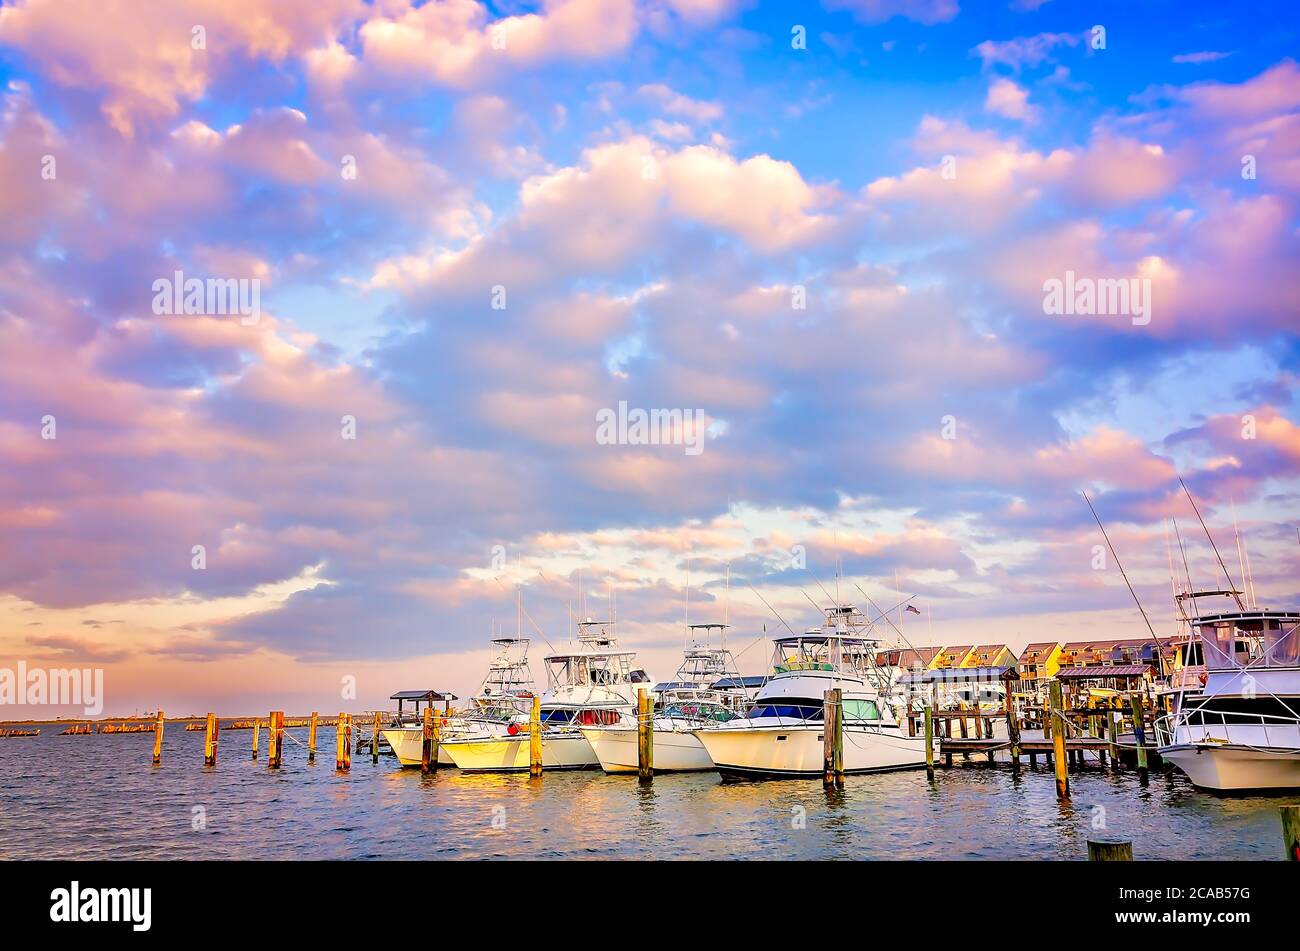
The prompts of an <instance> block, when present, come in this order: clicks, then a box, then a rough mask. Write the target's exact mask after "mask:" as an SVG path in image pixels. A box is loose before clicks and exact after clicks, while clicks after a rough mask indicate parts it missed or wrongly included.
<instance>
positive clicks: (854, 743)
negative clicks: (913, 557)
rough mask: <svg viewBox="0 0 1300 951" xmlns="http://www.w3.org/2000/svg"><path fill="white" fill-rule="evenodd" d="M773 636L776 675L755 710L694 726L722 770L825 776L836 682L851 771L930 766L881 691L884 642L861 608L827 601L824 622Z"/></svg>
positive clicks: (738, 774) (921, 743) (735, 774)
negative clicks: (827, 701) (878, 666)
mask: <svg viewBox="0 0 1300 951" xmlns="http://www.w3.org/2000/svg"><path fill="white" fill-rule="evenodd" d="M774 643H775V646H776V650H775V653H774V656H773V660H772V668H773V669H772V675H771V677H770V678H769V679H768V681H767V684H766V685H765V686H764V687H763V688H762V689H761V690H760V691H759V692H758V696H757V697H756V698H755V700H754V706H753V707H752V708H751V709H750V710H749V712H748V713H747V714H746V715H745V716H744V717H740V718H737V719H734V720H728V721H727V722H725V723H718V724H715V725H711V726H708V727H703V728H700V729H697V730H696V731H695V735H696V737H698V738H699V740H700V742H701V743H702V744H703V745H704V748H705V750H706V751H707V752H708V754H709V757H710V758H711V759H712V760H713V763H714V766H715V767H716V768H717V770H718V772H720V773H721V774H722V775H723V776H724V777H776V778H779V777H812V776H820V775H822V764H823V750H824V740H823V737H824V731H823V728H822V711H823V706H824V696H825V693H826V691H827V690H830V689H833V688H838V689H839V690H840V691H842V693H841V699H842V702H843V713H844V771H845V772H846V773H870V772H879V771H885V770H896V769H912V768H915V767H919V766H924V765H925V739H924V737H909V736H908V735H907V732H906V731H905V730H902V729H900V728H899V723H898V721H897V720H896V719H895V717H894V714H893V711H892V710H891V709H890V707H889V705H888V703H885V702H883V699H884V698H882V697H881V695H880V693H879V688H878V683H879V679H878V675H877V673H876V671H875V670H874V669H873V668H874V665H875V652H876V650H877V648H878V647H879V641H878V640H877V639H876V638H875V637H873V636H870V634H869V632H868V625H867V624H866V622H865V618H863V616H862V615H861V614H860V613H859V612H858V611H857V609H856V608H854V607H853V606H851V605H837V606H835V607H832V608H828V609H826V618H825V621H824V623H823V624H822V626H821V627H820V628H816V629H813V630H810V631H808V632H807V633H805V634H801V635H793V636H791V637H782V638H777V639H776V640H775V642H774Z"/></svg>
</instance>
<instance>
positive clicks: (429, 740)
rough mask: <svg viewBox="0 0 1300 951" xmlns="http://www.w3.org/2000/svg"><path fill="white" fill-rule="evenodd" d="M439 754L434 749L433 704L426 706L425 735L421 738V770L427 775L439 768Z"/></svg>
mask: <svg viewBox="0 0 1300 951" xmlns="http://www.w3.org/2000/svg"><path fill="white" fill-rule="evenodd" d="M437 765H438V754H437V753H436V752H434V749H433V705H432V704H430V705H429V706H427V707H425V708H424V736H423V737H422V738H421V740H420V772H422V773H424V774H425V775H426V776H427V775H428V774H429V773H430V771H432V770H434V769H436V768H437Z"/></svg>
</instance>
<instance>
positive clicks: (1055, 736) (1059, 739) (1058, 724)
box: [1049, 680, 1070, 799]
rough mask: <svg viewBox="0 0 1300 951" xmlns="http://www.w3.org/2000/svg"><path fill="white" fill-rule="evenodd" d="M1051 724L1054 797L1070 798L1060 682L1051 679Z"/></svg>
mask: <svg viewBox="0 0 1300 951" xmlns="http://www.w3.org/2000/svg"><path fill="white" fill-rule="evenodd" d="M1049 690H1050V694H1049V702H1050V704H1051V714H1050V716H1051V720H1052V721H1054V722H1053V726H1052V751H1053V756H1052V762H1053V764H1054V765H1055V767H1056V798H1057V799H1069V798H1070V764H1069V763H1068V762H1067V761H1066V758H1065V721H1064V719H1058V718H1060V717H1061V706H1062V703H1061V682H1060V681H1059V680H1053V681H1052V683H1051V685H1050V686H1049Z"/></svg>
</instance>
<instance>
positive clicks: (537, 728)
mask: <svg viewBox="0 0 1300 951" xmlns="http://www.w3.org/2000/svg"><path fill="white" fill-rule="evenodd" d="M528 775H529V776H532V777H538V776H541V775H542V698H541V697H533V712H532V716H530V717H529V718H528Z"/></svg>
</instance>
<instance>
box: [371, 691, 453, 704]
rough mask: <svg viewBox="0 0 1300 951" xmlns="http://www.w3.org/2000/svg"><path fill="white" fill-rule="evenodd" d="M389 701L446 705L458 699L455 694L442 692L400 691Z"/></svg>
mask: <svg viewBox="0 0 1300 951" xmlns="http://www.w3.org/2000/svg"><path fill="white" fill-rule="evenodd" d="M388 699H389V700H426V701H428V702H430V703H444V702H446V701H449V700H455V699H457V697H456V695H455V694H454V693H443V692H442V691H440V690H399V691H397V693H395V694H393V695H392V696H391V697H389V698H388Z"/></svg>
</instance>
